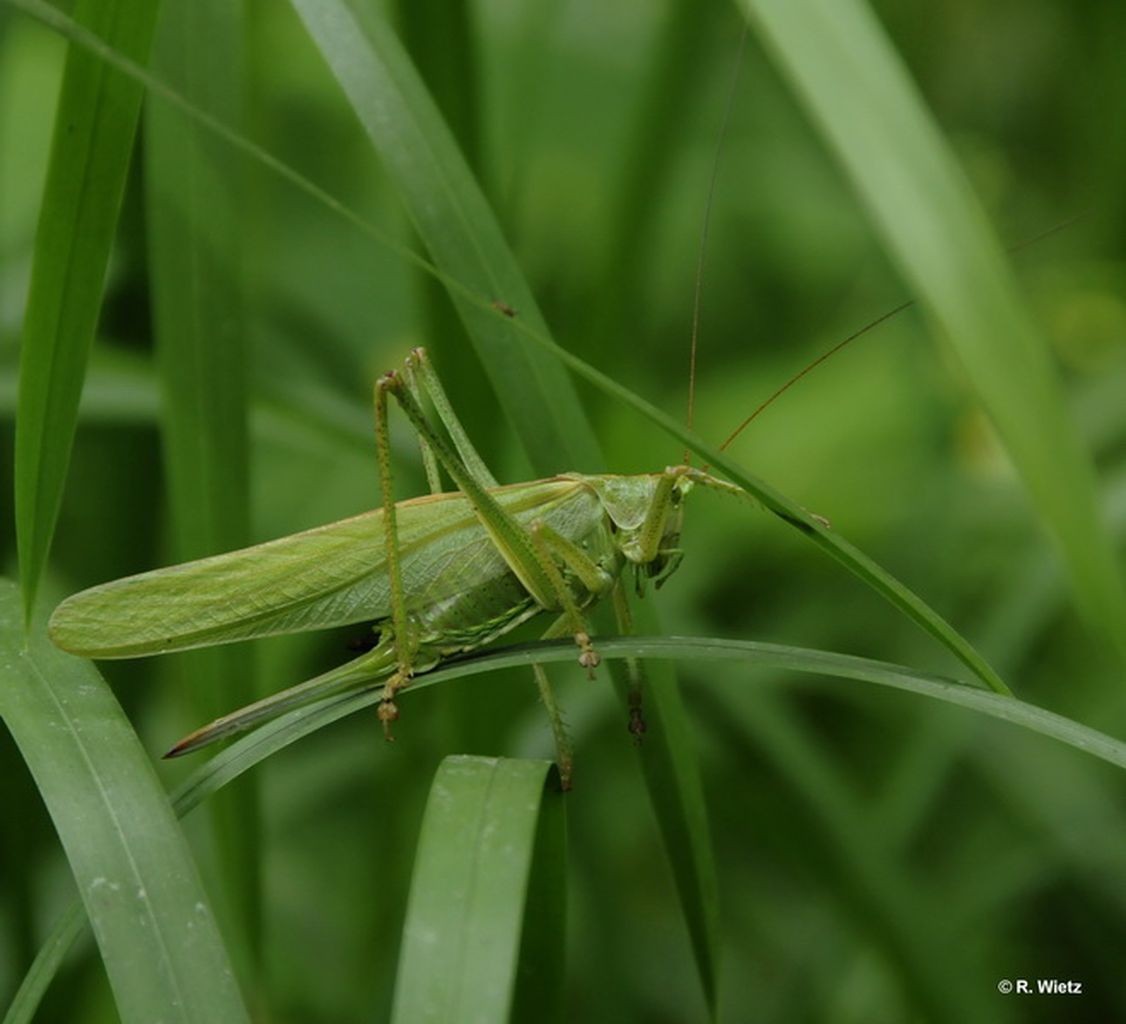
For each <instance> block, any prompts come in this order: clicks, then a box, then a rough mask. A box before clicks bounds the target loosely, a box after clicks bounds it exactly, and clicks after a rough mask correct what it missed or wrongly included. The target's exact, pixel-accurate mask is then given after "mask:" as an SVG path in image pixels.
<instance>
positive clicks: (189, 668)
mask: <svg viewBox="0 0 1126 1024" xmlns="http://www.w3.org/2000/svg"><path fill="white" fill-rule="evenodd" d="M243 30H244V26H243V12H242V5H241V4H239V3H237V2H232V0H164V5H163V9H162V11H161V17H160V21H159V24H158V26H157V32H156V38H155V41H154V44H153V57H152V66H153V68H154V70H155V71H156V72H157V73H158V74H160V75H161V76H162V77H164V78H165V79H166V80H167V81H169V82H171V83H172V84H173V85H174V86H175V87H176V88H178V89H179V90H180V91H181V92H182V93H183V94H184V95H185V96H186V97H188V98H189V99H191V100H192V101H193V102H194V103H196V104H197V105H198V106H199V107H200V108H201V109H203V110H206V111H208V112H210V113H211V114H212V115H213V116H216V117H218V118H221V119H222V120H223V121H225V122H227V123H229V124H239V123H241V121H242V117H241V108H242V82H241V78H242V74H241V69H242V67H243V64H244V57H243V52H242V45H241V43H242V36H243ZM145 113H146V116H145V136H144V140H143V141H144V155H145V200H146V223H147V226H148V236H149V246H148V255H149V279H150V282H151V288H152V295H153V326H154V331H155V351H156V367H157V371H158V376H159V378H160V382H161V398H162V402H161V417H160V425H161V439H162V443H163V450H164V466H165V467H166V471H167V476H168V490H169V512H170V516H171V521H172V529H173V538H174V545H173V546H174V550H175V554H176V559H177V561H186V560H188V559H193V558H202V557H204V556H206V555H212V554H216V553H218V552H220V551H232V550H234V549H236V548H240V547H244V546H245V545H246V544H248V543H249V541H250V509H249V505H250V486H249V476H250V457H249V442H248V426H247V403H248V397H247V389H246V366H245V364H246V357H245V347H246V343H245V337H246V318H245V316H244V308H243V291H244V289H243V282H242V274H241V267H242V257H241V252H240V242H239V238H240V228H239V224H240V221H239V218H238V215H237V212H238V210H239V206H240V203H242V202H244V201H245V196H242V195H240V194H239V192H240V190H239V181H240V175H239V171H240V165H239V161H238V159H237V157H236V155H235V154H234V153H232V152H231V150H230V148H229V147H228V146H225V145H223V144H222V143H221V142H220V141H219V140H218V139H216V138H215V137H214V136H213V135H211V134H210V133H209V132H206V131H204V130H203V129H201V128H200V127H199V126H198V125H196V124H194V123H192V122H190V121H185V119H184V117H183V116H182V115H181V114H180V113H179V112H178V111H176V110H174V109H173V108H171V107H169V106H168V105H167V104H162V103H154V104H151V105H150V106H149V107H148V109H147V110H146V112H145ZM174 668H175V670H176V671H177V673H178V675H179V677H180V678H181V679H182V680H183V681H184V682H188V681H190V683H191V685H190V686H189V687H188V691H189V692H190V693H191V695H192V703H193V706H194V707H195V708H196V710H197V711H198V713H199V717H200V718H201V719H204V720H209V719H211V718H214V717H216V716H217V715H219V714H221V713H222V710H223V708H225V707H230V704H231V703H232V702H235V703H239V704H248V703H250V702H252V701H253V700H254V699H255V697H256V696H257V694H256V692H255V682H254V662H253V658H252V652H251V650H250V649H249V648H247V647H245V646H242V647H234V648H225V649H221V650H219V649H216V650H207V651H199V652H195V653H193V654H191V655H189V656H187V657H186V658H183V659H180V660H179V661H177V662H176V664H175V666H174ZM212 815H213V819H214V821H215V826H216V827H215V839H216V844H217V847H218V850H219V855H220V856H219V862H220V870H221V873H222V875H223V877H224V880H225V883H226V884H225V889H226V892H227V894H228V896H229V898H230V901H231V904H232V905H233V906H234V907H236V908H237V914H238V920H239V924H240V925H241V927H242V929H243V931H244V933H245V935H246V936H247V940H248V941H247V945H248V947H249V948H250V950H251V951H252V953H253V954H256V953H257V952H258V951H259V945H260V935H259V920H260V917H261V905H260V903H261V881H260V878H259V858H260V852H259V849H258V819H259V808H258V794H257V790H256V787H255V785H254V784H253V782H252V781H251V780H247V783H245V784H240V785H239V786H237V787H235V788H234V789H232V790H231V791H230V792H229V793H226V794H224V795H223V798H222V799H221V800H219V801H218V802H216V803H215V804H214V805H213V806H212Z"/></svg>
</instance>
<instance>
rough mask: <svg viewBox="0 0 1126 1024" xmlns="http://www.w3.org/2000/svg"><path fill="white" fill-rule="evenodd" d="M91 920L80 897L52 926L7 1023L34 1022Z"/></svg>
mask: <svg viewBox="0 0 1126 1024" xmlns="http://www.w3.org/2000/svg"><path fill="white" fill-rule="evenodd" d="M87 923H88V919H87V917H86V911H85V909H84V908H83V906H82V901H81V900H78V899H76V900H75V901H74V902H73V903H72V904H71V905H70V906H69V907H67V908H66V910H65V911H64V912H63V914H62V917H61V918H60V919H59V920H58V921H57V922H56V924H55V927H54V928H52V929H51V934H50V935H48V936H47V940H46V941H45V942H44V943H43V945H42V946H40V947H39V952H38V953H37V954H36V955H35V960H34V961H32V964H31V967H29V968H28V971H27V974H25V975H24V978H23V981H22V982H20V987H19V988H18V989H17V990H16V994H15V996H14V997H13V998H12V1001H11V1003H9V1004H8V1009H7V1011H6V1012H5V1013H4V1022H3V1024H31V1022H32V1021H33V1020H34V1019H35V1013H36V1011H37V1010H38V1009H39V1003H40V1002H41V1001H42V999H43V996H44V994H45V993H46V991H47V986H48V985H50V984H51V979H52V978H54V976H55V975H56V974H57V973H58V970H59V968H60V967H61V966H62V962H63V960H64V959H65V958H66V955H67V953H69V952H70V948H71V946H73V945H74V943H75V942H76V941H77V939H78V937H79V936H80V935H82V934H83V933H84V932H85V931H86V925H87Z"/></svg>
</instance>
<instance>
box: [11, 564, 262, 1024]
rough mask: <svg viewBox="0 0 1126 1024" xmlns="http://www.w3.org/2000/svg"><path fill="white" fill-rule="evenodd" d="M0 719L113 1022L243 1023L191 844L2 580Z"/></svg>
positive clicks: (88, 673)
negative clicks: (53, 846)
mask: <svg viewBox="0 0 1126 1024" xmlns="http://www.w3.org/2000/svg"><path fill="white" fill-rule="evenodd" d="M0 676H2V677H3V685H2V686H0V714H2V715H3V718H4V721H5V723H6V724H7V726H8V728H9V729H10V730H11V733H12V735H13V737H14V738H15V740H16V743H17V745H18V746H19V748H20V751H21V752H22V753H23V756H24V758H25V760H26V761H27V764H28V767H29V768H30V770H31V773H32V775H33V776H34V778H35V781H36V784H37V786H38V787H39V791H40V793H41V794H42V797H43V800H44V802H45V803H46V805H47V809H48V810H49V811H50V814H51V817H52V819H53V820H54V823H55V828H56V829H57V830H58V833H59V838H60V839H61V841H62V844H63V848H64V849H65V851H66V854H67V858H68V860H69V861H70V866H71V870H72V871H73V872H74V876H75V880H76V881H77V883H78V888H79V892H80V893H81V895H82V900H83V902H84V903H85V905H86V911H87V914H88V916H89V918H90V921H91V922H92V924H93V926H94V935H95V938H96V939H97V941H98V945H99V947H100V949H101V954H102V959H103V960H104V962H105V965H106V971H107V973H108V974H109V978H110V984H111V985H112V987H113V991H114V996H115V999H116V1002H117V1008H118V1011H119V1012H120V1014H121V1019H122V1020H123V1021H126V1022H133V1021H136V1022H141V1021H153V1020H165V1021H199V1022H204V1021H217V1020H222V1021H240V1020H248V1017H247V1014H246V1010H245V1008H244V1007H243V1005H242V1001H241V997H240V996H239V992H238V987H237V985H236V983H235V980H234V976H233V974H232V971H231V965H230V962H229V960H228V957H227V953H226V950H225V948H224V946H223V941H222V938H221V937H220V935H219V932H218V929H217V927H216V924H215V920H214V918H213V916H212V914H211V911H210V909H209V905H208V900H207V896H206V894H205V893H204V891H203V888H202V885H201V884H200V881H199V877H198V874H197V872H196V867H195V863H194V861H193V860H192V857H191V853H190V851H189V849H188V846H187V842H186V841H185V839H184V836H183V833H182V832H181V831H180V827H179V825H178V824H177V822H176V818H175V815H174V813H173V811H172V808H171V806H170V805H169V803H168V799H167V797H166V796H165V794H164V792H163V790H162V789H161V786H160V783H159V782H158V781H157V778H156V775H155V773H154V772H153V770H152V766H151V764H150V763H149V761H148V758H147V756H146V755H145V753H144V751H143V750H142V749H141V745H140V744H139V743H138V741H137V737H136V735H135V734H134V733H133V730H132V729H131V728H130V726H129V723H128V721H127V720H126V719H125V717H124V715H123V714H122V712H121V709H120V707H119V706H118V705H117V702H116V701H115V700H114V699H113V696H112V694H111V693H110V691H109V689H108V688H107V687H106V685H105V683H104V682H103V681H102V679H101V677H100V676H99V675H98V673H97V672H96V671H95V669H94V667H93V666H92V665H91V664H90V663H89V662H87V661H82V660H81V659H78V658H73V657H70V656H69V655H66V654H63V653H62V652H61V651H59V650H57V649H56V648H55V647H54V646H53V645H52V644H51V643H50V642H49V641H48V639H47V637H46V635H45V633H44V632H43V631H42V629H40V628H35V629H34V630H33V632H32V633H31V634H30V635H28V634H26V633H25V632H24V628H23V625H22V615H21V601H20V594H19V591H18V590H17V587H16V586H15V584H13V583H9V582H0Z"/></svg>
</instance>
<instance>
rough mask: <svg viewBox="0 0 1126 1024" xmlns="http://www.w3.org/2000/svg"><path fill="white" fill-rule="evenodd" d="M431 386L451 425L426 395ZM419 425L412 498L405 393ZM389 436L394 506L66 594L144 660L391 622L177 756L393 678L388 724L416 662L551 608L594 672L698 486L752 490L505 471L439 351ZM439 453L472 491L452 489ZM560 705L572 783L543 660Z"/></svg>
mask: <svg viewBox="0 0 1126 1024" xmlns="http://www.w3.org/2000/svg"><path fill="white" fill-rule="evenodd" d="M423 392H425V394H426V395H427V397H428V398H429V400H430V403H431V405H432V406H433V409H434V411H435V412H436V413H437V416H438V418H439V420H440V421H441V423H442V425H443V426H444V427H445V431H446V434H445V435H443V434H442V433H441V432H440V431H439V430H438V429H437V428H436V426H435V425H434V424H432V423H431V422H430V420H429V419H428V417H427V415H426V413H425V412H424V410H423V407H422V404H421V397H422V393H423ZM388 396H393V397H394V398H395V399H396V400H397V401H398V403H399V405H400V407H401V408H402V410H403V411H404V412H405V414H406V415H407V417H408V419H410V421H411V422H412V424H413V426H414V428H415V430H416V431H417V434H418V440H419V443H420V446H421V449H422V455H423V461H424V464H425V468H426V475H427V479H428V482H429V485H430V490H431V492H432V493H431V494H430V495H428V496H425V497H421V498H414V499H410V500H407V501H402V502H398V503H396V502H395V500H394V493H393V481H392V473H391V459H390V450H389V443H388V433H387V398H388ZM375 434H376V454H377V456H378V463H379V475H380V481H381V485H382V490H383V507H382V508H380V509H376V510H374V511H371V512H367V513H365V514H363V515H359V516H355V517H353V518H351V519H345V520H342V521H340V522H338V523H332V524H330V525H328V526H322V527H318V528H316V529H312V530H308V531H306V532H304V533H298V534H294V535H293V536H289V537H283V538H281V539H279V540H274V541H269V542H267V543H264V544H259V545H256V546H254V547H250V548H246V549H243V550H241V551H233V552H229V553H227V554H221V555H216V556H213V557H210V558H203V559H200V560H198V561H194V562H188V563H186V564H183V565H177V566H172V567H169V568H164V569H157V570H154V571H151V572H146V573H142V574H140V575H137V576H130V577H128V578H126V579H121V580H116V581H113V582H111V583H105V584H102V585H101V586H97V587H93V588H91V589H90V590H85V591H82V592H81V593H79V594H75V595H74V596H72V597H70V598H68V599H67V600H65V601H63V603H62V604H60V605H59V607H58V608H56V609H55V612H54V614H53V615H52V617H51V621H50V627H49V628H50V634H51V638H52V639H53V640H54V642H55V643H56V644H57V645H58V646H59V647H61V648H63V649H64V650H67V651H71V652H73V653H75V654H81V655H86V656H88V657H94V658H127V657H134V656H139V655H148V654H159V653H164V652H168V651H180V650H187V649H190V648H195V647H204V646H210V645H213V644H221V643H229V642H232V641H237V640H244V639H249V638H252V637H263V636H272V635H278V634H283V633H294V632H299V631H304V630H311V629H323V628H328V627H330V626H341V625H347V624H350V623H358V622H374V628H375V629H376V630H377V632H378V642H377V643H376V645H375V646H374V647H373V648H372V649H371V650H369V651H367V652H366V653H365V654H363V655H361V656H360V657H358V658H355V659H354V660H353V661H351V662H349V663H347V664H345V665H342V666H340V667H338V668H336V669H333V670H331V671H329V672H327V673H325V674H324V675H321V676H318V677H317V678H315V679H312V680H309V681H308V682H305V683H302V684H300V685H298V686H295V687H292V688H290V689H288V690H283V691H281V692H280V693H277V694H274V695H273V696H270V697H267V698H265V699H263V700H261V701H258V702H257V703H255V704H251V705H249V706H247V707H244V708H242V709H240V710H238V711H235V712H233V713H231V714H229V715H227V716H225V717H223V718H220V719H217V720H216V721H215V722H212V723H211V724H210V725H207V726H204V727H203V728H202V729H200V730H198V731H197V732H195V733H192V734H191V735H190V736H188V737H186V738H185V739H184V740H182V741H180V742H179V743H178V744H176V746H174V747H173V748H172V750H171V751H169V753H168V755H166V756H176V755H179V754H183V753H187V752H188V751H191V750H196V749H198V748H200V747H202V746H204V745H206V744H208V743H211V742H213V741H214V740H217V739H219V738H221V737H224V736H228V735H231V734H233V733H236V732H241V731H243V730H245V729H247V728H250V727H251V726H253V725H256V724H259V723H262V722H264V721H266V720H268V719H271V718H274V717H275V716H277V715H279V714H281V713H283V712H285V711H288V710H290V709H292V708H296V707H299V706H302V705H304V704H308V703H312V702H314V701H318V700H320V699H322V698H324V697H326V696H328V695H330V694H332V693H335V692H338V691H341V690H345V689H352V688H355V687H359V686H364V685H369V684H371V683H372V682H375V681H378V680H383V681H384V684H383V685H384V690H383V696H382V702H381V703H380V705H379V718H380V720H381V721H382V723H383V728H384V731H385V733H386V735H387V737H388V738H389V739H390V738H391V723H392V722H393V721H394V720H395V719H396V718H397V717H398V707H397V705H396V702H395V699H396V696H397V694H398V692H399V690H400V689H402V688H403V687H404V686H406V685H407V684H408V683H409V681H410V679H411V677H412V676H413V675H416V674H419V673H422V672H426V671H429V670H430V669H433V668H434V667H436V666H437V665H439V664H441V663H442V662H443V661H444V660H446V659H448V658H451V657H453V656H455V655H458V654H462V653H465V652H468V651H473V650H476V649H477V648H479V647H482V646H484V645H486V644H488V643H490V642H492V641H493V640H495V639H497V638H498V637H501V636H503V635H504V634H506V633H508V632H509V631H510V630H512V629H514V628H515V627H516V626H518V625H519V624H521V623H522V622H525V621H526V620H528V619H530V618H532V617H534V616H537V615H540V614H543V613H551V614H552V615H553V616H554V618H553V620H552V622H551V623H550V625H549V626H548V627H547V630H546V631H545V632H544V634H543V635H544V637H545V638H562V637H571V638H573V639H574V641H575V644H576V646H577V647H578V649H579V655H578V660H579V663H580V665H582V666H583V667H584V668H585V669H586V670H587V671H588V673H591V672H592V671H593V669H594V668H595V667H596V666H597V665H598V661H599V658H598V654H597V650H596V648H595V646H594V643H593V641H592V640H591V638H590V634H589V631H588V628H587V625H586V621H585V615H584V612H585V611H586V609H588V608H589V607H590V606H591V605H592V604H594V603H595V602H596V601H598V600H600V599H601V598H604V597H607V596H609V597H611V598H612V601H613V606H614V609H615V613H616V615H617V619H618V624H619V628H620V629H622V630H623V631H626V630H627V629H628V624H629V611H628V605H627V603H626V596H625V587H624V585H623V577H624V576H625V575H626V574H627V572H631V571H632V573H633V574H634V575H635V577H636V584H637V588H638V589H639V590H640V589H641V587H642V584H643V582H644V581H645V580H652V581H653V582H654V583H655V584H656V585H657V586H659V585H660V584H661V583H662V582H663V581H664V580H665V579H666V578H667V577H668V576H669V574H670V573H672V572H673V570H674V569H675V568H676V567H677V565H678V564H679V562H680V558H681V552H680V548H679V546H678V545H679V539H680V532H681V522H682V517H683V501H684V498H685V497H686V496H687V494H688V493H689V492H690V491H691V490H692V488H693V487H694V486H696V485H702V486H705V487H709V488H713V489H716V490H720V491H726V492H729V493H734V494H743V493H744V492H743V491H741V490H740V489H739V488H737V487H735V486H734V485H732V484H730V483H727V482H725V481H723V480H720V479H718V478H716V477H714V476H712V475H710V474H709V473H707V472H705V471H703V470H700V469H695V468H693V467H691V466H688V465H687V464H684V465H678V466H671V467H668V468H666V469H665V470H663V471H661V472H659V473H650V474H643V475H639V476H612V475H597V476H588V475H582V474H578V473H565V474H562V475H560V476H556V477H550V478H548V479H544V480H535V481H531V482H529V483H519V484H511V485H508V486H498V484H497V482H496V480H495V479H494V478H493V476H492V475H491V474H490V472H489V470H488V469H487V468H486V466H485V464H484V462H483V461H482V459H481V457H480V456H479V455H478V453H477V451H476V449H475V448H474V447H473V445H472V443H471V442H470V441H469V438H468V437H467V435H466V433H465V431H464V429H463V428H462V426H461V424H460V423H459V422H458V419H457V417H456V415H455V413H454V411H453V409H452V407H451V405H450V402H449V400H448V398H447V397H446V394H445V392H444V390H443V389H442V386H441V384H440V382H439V381H438V377H437V375H436V374H435V373H434V371H433V369H432V367H431V365H430V363H429V360H428V359H427V357H426V354H425V352H424V351H423V350H422V349H415V350H414V351H413V352H412V353H411V355H410V356H409V358H408V359H407V361H406V365H405V368H404V370H403V371H401V372H398V373H395V372H391V373H388V374H386V375H384V376H383V377H382V378H380V379H379V381H378V382H377V383H376V385H375ZM439 466H440V467H441V468H442V469H444V470H445V471H446V473H447V474H448V475H449V477H450V479H452V480H453V482H454V484H455V485H456V487H457V488H458V490H456V491H453V492H446V493H443V492H442V490H441V478H440V474H439ZM534 672H535V676H536V681H537V684H538V686H539V688H540V692H541V696H542V698H543V701H544V704H545V706H546V707H547V709H548V712H549V715H550V718H551V724H552V730H553V734H554V738H555V743H556V748H557V756H558V759H559V766H560V770H561V774H562V776H563V779H564V784H567V783H568V781H569V779H570V774H571V753H570V749H569V744H568V741H567V738H566V735H565V732H564V729H563V724H562V719H561V716H560V713H559V710H558V707H557V705H556V704H555V701H554V698H553V696H552V693H551V689H550V685H549V683H548V679H547V676H546V673H545V672H544V671H543V669H542V668H541V667H539V666H536V667H535V668H534ZM630 677H631V691H632V692H631V699H630V729H631V731H633V732H634V733H635V734H638V735H639V734H640V733H641V732H642V731H644V722H643V719H642V717H641V711H640V699H639V698H640V685H641V679H640V669H639V667H638V666H637V665H631V666H630Z"/></svg>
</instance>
